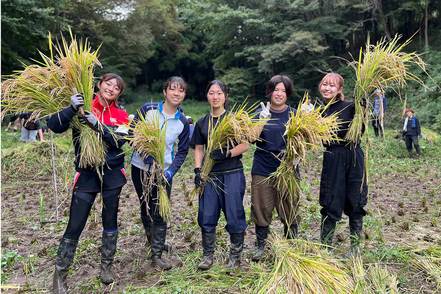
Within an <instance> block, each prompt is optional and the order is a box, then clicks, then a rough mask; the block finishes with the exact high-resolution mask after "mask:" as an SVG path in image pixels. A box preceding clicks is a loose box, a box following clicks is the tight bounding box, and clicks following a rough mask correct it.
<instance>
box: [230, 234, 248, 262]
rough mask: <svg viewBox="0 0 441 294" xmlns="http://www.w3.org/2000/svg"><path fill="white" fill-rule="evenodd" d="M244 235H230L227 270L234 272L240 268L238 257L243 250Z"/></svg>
mask: <svg viewBox="0 0 441 294" xmlns="http://www.w3.org/2000/svg"><path fill="white" fill-rule="evenodd" d="M244 237H245V233H234V234H230V243H231V244H230V256H229V257H228V264H227V266H226V267H227V269H229V270H235V269H237V268H239V266H240V256H241V254H242V250H243V241H244Z"/></svg>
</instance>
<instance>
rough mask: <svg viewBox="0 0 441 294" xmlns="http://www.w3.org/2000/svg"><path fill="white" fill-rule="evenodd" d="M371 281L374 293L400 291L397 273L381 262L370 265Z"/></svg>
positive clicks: (395, 292)
mask: <svg viewBox="0 0 441 294" xmlns="http://www.w3.org/2000/svg"><path fill="white" fill-rule="evenodd" d="M369 282H370V284H371V289H372V291H371V292H372V293H390V294H397V293H399V292H398V287H397V285H398V281H397V277H396V275H395V274H393V273H391V272H390V271H389V270H388V269H387V268H385V267H382V266H380V265H379V264H374V265H371V266H369Z"/></svg>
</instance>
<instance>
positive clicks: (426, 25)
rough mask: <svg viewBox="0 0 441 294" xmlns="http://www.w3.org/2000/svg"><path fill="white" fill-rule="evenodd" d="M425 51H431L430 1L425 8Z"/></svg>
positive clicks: (427, 1)
mask: <svg viewBox="0 0 441 294" xmlns="http://www.w3.org/2000/svg"><path fill="white" fill-rule="evenodd" d="M424 49H425V50H426V51H427V50H429V0H426V5H425V7H424Z"/></svg>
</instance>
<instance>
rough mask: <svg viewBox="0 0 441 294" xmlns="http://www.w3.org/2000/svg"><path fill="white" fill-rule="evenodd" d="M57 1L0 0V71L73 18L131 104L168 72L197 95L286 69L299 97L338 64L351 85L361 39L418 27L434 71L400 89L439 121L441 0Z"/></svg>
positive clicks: (260, 81) (256, 85)
mask: <svg viewBox="0 0 441 294" xmlns="http://www.w3.org/2000/svg"><path fill="white" fill-rule="evenodd" d="M55 2H56V4H54V3H55ZM55 2H54V1H36V0H2V12H1V13H2V61H1V62H2V69H3V74H7V73H10V72H11V71H12V70H14V69H18V68H19V67H20V62H22V61H26V60H29V59H30V58H34V57H35V56H36V54H37V49H42V50H43V51H44V50H45V45H44V44H45V37H46V35H47V32H48V31H51V32H53V33H59V32H60V31H66V30H67V29H68V27H69V26H71V27H72V29H73V31H74V32H76V34H78V35H79V36H82V37H87V38H89V39H90V41H91V43H92V45H93V46H99V45H100V44H101V51H100V52H101V58H100V60H101V61H102V63H103V69H102V70H101V71H102V72H108V71H114V72H117V73H119V74H121V75H122V76H123V77H124V79H125V80H126V81H127V82H128V84H129V91H128V92H127V93H126V100H127V101H126V102H128V103H130V102H133V100H135V99H143V100H145V99H146V93H158V92H160V91H161V86H162V82H163V81H164V79H166V78H167V77H168V76H170V75H173V74H177V75H182V76H184V78H185V79H186V80H187V81H188V82H189V84H190V91H189V96H190V98H194V99H199V100H201V99H204V88H205V85H206V84H207V82H208V81H209V80H210V79H213V78H214V77H216V78H220V79H223V80H225V81H226V82H227V83H228V84H229V85H230V86H231V89H232V91H231V96H232V98H233V99H236V100H241V99H243V98H244V97H247V96H250V97H256V98H261V97H263V95H264V85H265V82H266V81H267V80H268V78H269V77H270V76H271V75H273V74H277V73H286V74H288V75H290V76H291V77H292V78H293V80H294V84H295V95H294V96H295V97H301V96H302V94H303V92H304V91H305V90H309V91H311V92H312V94H313V95H317V93H316V92H317V91H316V89H317V82H318V80H319V79H320V77H321V76H322V74H323V72H326V71H329V70H338V71H340V72H342V73H343V74H344V76H345V78H346V79H347V80H348V87H347V88H348V89H349V88H350V84H351V80H352V79H353V72H352V71H351V70H350V69H349V68H347V67H346V61H345V59H346V60H352V57H351V56H353V55H356V54H357V52H358V49H359V48H360V46H363V45H364V44H365V42H366V40H367V38H368V37H370V39H371V40H372V42H375V41H377V40H379V39H380V38H382V37H386V38H391V37H393V36H394V35H395V34H402V35H403V38H409V37H411V36H413V35H414V34H415V35H414V36H413V42H412V44H411V47H410V50H415V51H417V52H419V53H423V52H425V53H426V54H425V59H426V61H427V62H428V63H429V73H430V74H431V76H432V78H428V77H426V76H425V75H424V74H423V73H421V75H422V76H423V79H424V80H425V81H426V83H427V86H428V88H427V89H423V88H422V87H421V86H418V85H409V87H408V88H407V89H406V90H405V91H404V92H403V93H405V94H407V102H408V105H411V106H412V107H414V108H416V110H417V112H418V113H419V114H420V117H421V118H422V121H425V122H429V123H431V124H433V127H435V128H437V129H441V122H440V117H439V116H440V115H439V113H441V111H439V110H440V109H441V106H440V104H441V103H440V102H439V92H440V81H441V73H440V67H441V64H440V61H439V60H440V58H439V57H440V56H441V16H440V12H441V11H440V7H441V0H403V1H399V0H390V1H383V0H366V1H355V0H332V1H324V0H312V1H306V0H278V1H274V0H266V1H261V0H246V1H237V0H193V1H189V0H164V1H159V0H107V1H104V0H97V1H79V0H72V1H68V0H62V1H55ZM348 92H349V91H348ZM347 94H350V93H347ZM403 97H404V95H403ZM148 99H154V98H152V97H149V98H148ZM293 102H295V101H293ZM397 109H398V107H397ZM434 110H438V111H434Z"/></svg>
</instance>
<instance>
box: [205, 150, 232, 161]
mask: <svg viewBox="0 0 441 294" xmlns="http://www.w3.org/2000/svg"><path fill="white" fill-rule="evenodd" d="M230 157H231V152H230V151H227V150H223V149H216V150H213V151H211V153H210V158H211V159H213V160H214V161H221V160H225V159H227V158H230Z"/></svg>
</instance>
